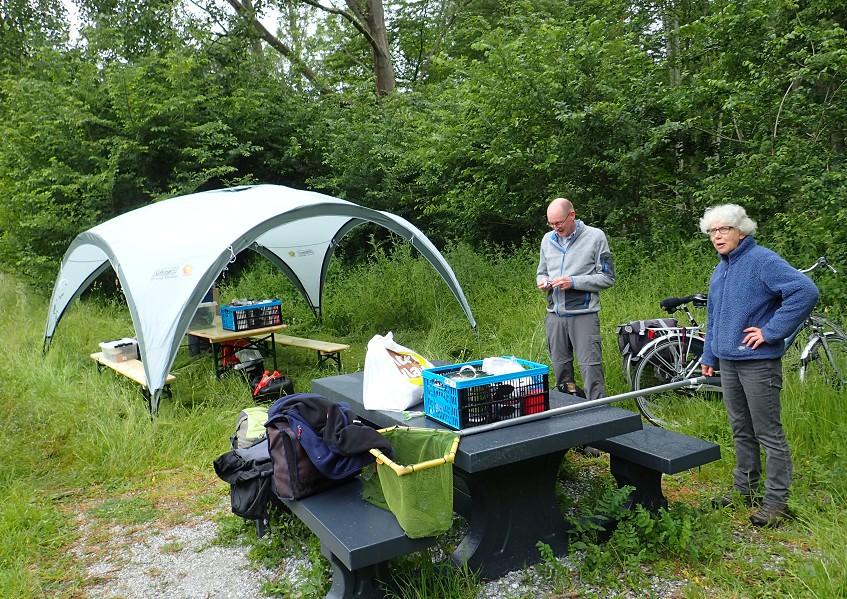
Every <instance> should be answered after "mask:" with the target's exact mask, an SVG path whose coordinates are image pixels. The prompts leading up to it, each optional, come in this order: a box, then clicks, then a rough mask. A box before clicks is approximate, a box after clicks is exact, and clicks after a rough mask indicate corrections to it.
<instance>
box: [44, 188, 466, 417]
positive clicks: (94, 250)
mask: <svg viewBox="0 0 847 599" xmlns="http://www.w3.org/2000/svg"><path fill="white" fill-rule="evenodd" d="M365 222H371V223H376V224H378V225H381V226H383V227H385V228H387V229H389V230H391V231H393V232H394V233H396V234H397V235H399V236H401V237H403V238H404V239H407V240H408V241H409V242H410V243H411V244H412V245H413V246H414V247H415V248H416V249H417V250H418V251H419V252H420V253H421V254H422V255H423V256H424V257H426V259H427V260H429V262H430V263H431V264H432V265H433V267H435V269H436V271H438V273H439V274H440V275H441V277H442V278H443V279H444V281H445V282H446V283H447V286H448V287H449V288H450V290H451V291H452V292H453V294H454V295H455V296H456V299H457V300H458V301H459V303H460V304H461V306H462V309H463V310H464V311H465V315H466V316H467V318H468V320H469V321H470V323H471V326H473V327H476V321H475V320H474V317H473V314H472V313H471V309H470V306H469V305H468V302H467V300H466V299H465V295H464V293H463V292H462V288H461V286H460V285H459V282H458V280H457V279H456V276H455V274H454V273H453V270H452V269H451V268H450V265H449V264H448V263H447V261H446V260H445V259H444V257H443V256H442V255H441V253H440V252H439V251H438V250H437V249H436V248H435V246H434V245H433V244H432V243H431V242H430V241H429V240H428V239H427V238H426V236H425V235H424V234H423V233H422V232H421V231H420V230H419V229H418V228H417V227H415V226H414V225H412V224H411V223H410V222H408V221H407V220H405V219H403V218H400V217H399V216H395V215H393V214H389V213H388V212H382V211H378V210H372V209H370V208H365V207H363V206H359V205H357V204H354V203H352V202H348V201H346V200H341V199H338V198H333V197H331V196H327V195H323V194H320V193H315V192H310V191H302V190H298V189H291V188H289V187H283V186H280V185H255V186H241V187H233V188H229V189H221V190H216V191H206V192H201V193H195V194H191V195H186V196H180V197H176V198H171V199H169V200H164V201H161V202H157V203H154V204H150V205H148V206H144V207H143V208H139V209H137V210H133V211H131V212H127V213H125V214H122V215H120V216H117V217H115V218H113V219H111V220H109V221H107V222H105V223H102V224H100V225H97V226H96V227H93V228H91V229H89V230H88V231H86V232H84V233H80V234H79V235H78V236H77V237H76V238H75V239H74V240H73V242H72V243H71V245H70V247H69V248H68V251H67V252H66V253H65V256H64V258H63V259H62V265H61V268H60V269H59V275H58V277H57V278H56V283H55V285H54V287H53V296H52V298H51V300H50V307H49V312H48V315H47V327H46V330H45V332H44V344H45V351H46V349H47V348H49V344H50V342H51V340H52V338H53V334H54V332H55V330H56V326H57V325H58V323H59V320H60V319H61V317H62V314H63V313H64V312H65V310H66V309H67V307H68V305H69V304H70V303H71V302H72V301H73V300H74V299H75V298H76V297H78V296H79V295H80V293H82V292H83V291H84V290H85V289H86V288H87V287H88V285H90V284H91V282H92V281H94V279H95V278H96V277H97V276H98V275H99V274H100V273H102V272H103V271H104V270H105V269H106V268H108V267H109V266H110V265H111V267H112V268H114V270H115V272H116V273H117V276H118V280H119V281H120V284H121V287H122V289H123V293H124V295H125V297H126V301H127V304H128V306H129V311H130V315H131V316H132V323H133V325H134V327H135V333H136V337H137V339H138V344H139V352H140V354H141V360H142V362H143V364H144V373H145V376H146V379H147V388H148V389H149V390H150V395H151V400H152V404H151V405H152V408H153V413H155V412H156V409H157V407H158V399H159V396H160V394H161V392H162V389H163V387H164V385H165V377H166V376H167V373H168V371H169V370H170V368H171V366H172V365H173V361H174V358H175V357H176V353H177V350H178V349H179V346H180V343H181V341H182V338H183V337H184V336H185V334H186V331H187V330H188V326H189V323H190V322H191V319H192V317H193V315H194V312H195V311H196V309H197V306H198V305H199V304H200V302H201V301H202V300H203V297H204V296H205V295H206V293H207V292H208V291H209V289H211V287H212V285H213V284H214V282H215V280H216V279H217V278H218V276H219V275H220V274H221V272H222V271H223V270H224V269H225V268H226V266H227V264H229V262H230V261H231V260H233V259H234V257H235V256H236V255H237V254H238V253H239V252H241V251H242V250H244V249H247V248H250V249H252V250H254V251H256V252H258V253H259V254H261V255H262V256H265V257H266V258H268V259H269V260H270V261H271V262H273V263H274V264H276V265H277V266H279V268H281V269H282V271H283V272H284V273H285V274H286V275H287V276H288V278H289V279H291V281H292V282H293V283H294V285H295V286H296V287H297V288H298V289H299V290H300V292H301V293H302V294H303V296H304V297H305V299H306V301H307V302H308V303H309V305H310V306H311V307H312V309H313V310H314V312H315V314H316V315H318V316H319V315H320V310H321V297H322V293H323V286H324V280H325V278H326V272H327V265H328V263H329V260H330V259H331V257H332V254H333V250H334V248H335V246H336V245H338V243H339V242H340V241H341V239H342V238H343V237H344V236H345V235H346V234H347V233H348V232H349V231H350V230H351V229H353V228H354V227H356V226H357V225H360V224H362V223H365Z"/></svg>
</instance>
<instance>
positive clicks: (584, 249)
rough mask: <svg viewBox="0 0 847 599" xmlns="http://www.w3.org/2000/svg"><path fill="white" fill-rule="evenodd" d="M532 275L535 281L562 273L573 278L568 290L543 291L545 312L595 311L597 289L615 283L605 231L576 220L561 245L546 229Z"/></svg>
mask: <svg viewBox="0 0 847 599" xmlns="http://www.w3.org/2000/svg"><path fill="white" fill-rule="evenodd" d="M535 274H536V282H537V283H540V282H541V280H542V279H544V278H547V279H548V280H552V279H555V278H556V277H560V276H562V275H568V276H570V277H572V278H573V288H572V289H567V290H566V289H548V290H547V311H548V312H553V313H554V314H557V315H559V316H572V315H576V314H588V313H591V312H599V311H600V294H599V291H600V290H601V289H607V288H609V287H611V286H612V285H613V284H614V282H615V267H614V263H613V261H612V252H611V251H610V250H609V242H608V241H607V240H606V234H605V233H603V231H601V230H600V229H597V228H596V227H589V226H588V225H586V224H585V223H583V222H582V221H581V220H578V221H576V230H575V233H574V238H573V239H572V240H571V242H570V243H569V244H567V245H564V244H562V243H560V242H559V236H558V235H557V234H556V232H555V231H550V232H549V233H547V234H546V235H545V236H544V238H543V239H542V240H541V258H540V260H539V262H538V270H537V271H536V273H535Z"/></svg>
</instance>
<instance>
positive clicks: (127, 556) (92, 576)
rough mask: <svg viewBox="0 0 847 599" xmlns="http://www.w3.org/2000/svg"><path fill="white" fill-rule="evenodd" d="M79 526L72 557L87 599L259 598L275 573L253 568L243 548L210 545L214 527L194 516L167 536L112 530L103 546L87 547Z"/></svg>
mask: <svg viewBox="0 0 847 599" xmlns="http://www.w3.org/2000/svg"><path fill="white" fill-rule="evenodd" d="M91 530H92V525H91V524H90V523H87V524H84V525H83V544H82V545H81V546H78V547H77V549H76V554H77V557H78V558H79V559H81V560H83V563H85V564H86V570H87V573H88V579H89V582H90V583H91V586H89V587H88V589H87V594H88V597H91V598H92V599H111V598H123V599H142V598H148V597H168V598H169V599H189V598H191V599H196V598H208V599H229V598H232V599H236V598H237V599H244V598H247V597H260V596H261V595H262V593H261V586H262V584H263V583H264V582H266V581H270V580H272V579H273V578H275V574H274V573H273V572H270V571H269V570H266V569H264V568H259V569H256V568H255V567H253V566H252V565H251V564H250V563H249V562H248V560H247V548H246V547H221V546H219V545H214V544H213V541H214V539H215V537H216V535H217V524H215V523H214V522H212V521H211V520H210V519H209V517H208V516H198V517H194V518H192V519H190V520H188V521H186V522H185V523H183V524H180V525H177V526H175V527H173V528H170V529H169V530H167V531H157V530H152V529H151V528H149V527H147V526H142V527H124V526H113V527H112V528H111V529H109V531H108V532H109V536H108V539H107V540H106V541H105V542H101V543H99V544H96V545H90V544H89V543H87V542H86V540H88V541H91V540H92V539H91V538H88V537H87V535H86V532H90V531H91Z"/></svg>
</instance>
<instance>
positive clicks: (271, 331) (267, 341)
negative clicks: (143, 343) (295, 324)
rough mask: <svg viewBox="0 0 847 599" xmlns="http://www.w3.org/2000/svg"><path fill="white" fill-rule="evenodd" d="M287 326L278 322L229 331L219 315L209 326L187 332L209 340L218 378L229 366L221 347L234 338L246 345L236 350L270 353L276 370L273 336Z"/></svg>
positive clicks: (264, 354)
mask: <svg viewBox="0 0 847 599" xmlns="http://www.w3.org/2000/svg"><path fill="white" fill-rule="evenodd" d="M287 326H288V325H286V324H279V325H275V326H270V327H260V328H257V329H245V330H243V331H229V330H227V329H225V328H223V326H222V325H221V317H220V316H215V321H214V323H213V324H212V325H211V326H209V327H203V328H196V329H189V330H188V333H187V334H188V335H193V336H194V337H200V338H201V339H206V340H207V341H209V343H210V344H211V345H212V356H213V359H214V360H215V376H217V377H218V378H220V377H221V375H222V374H223V373H224V372H226V371H227V370H229V367H228V366H227V365H226V364H224V363H223V359H222V352H221V348H222V347H223V346H224V345H225V344H226V343H227V342H233V341H236V340H245V341H246V345H244V346H242V347H238V348H235V349H236V351H237V350H242V349H256V350H258V351H260V352H261V353H262V355H263V356H266V355H268V353H270V355H271V357H272V359H273V369H274V370H276V369H277V365H276V351H275V347H274V337H275V335H276V333H279V332H280V331H282V330H283V329H285V328H286V327H287Z"/></svg>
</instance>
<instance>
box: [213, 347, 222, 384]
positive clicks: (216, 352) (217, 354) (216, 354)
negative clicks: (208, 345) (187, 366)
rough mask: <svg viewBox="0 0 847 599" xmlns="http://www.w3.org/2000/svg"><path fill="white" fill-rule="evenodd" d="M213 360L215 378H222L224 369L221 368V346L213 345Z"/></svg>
mask: <svg viewBox="0 0 847 599" xmlns="http://www.w3.org/2000/svg"><path fill="white" fill-rule="evenodd" d="M212 359H213V360H214V361H215V377H216V378H221V375H222V374H223V373H224V370H225V369H224V368H223V366H221V344H220V343H212Z"/></svg>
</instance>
